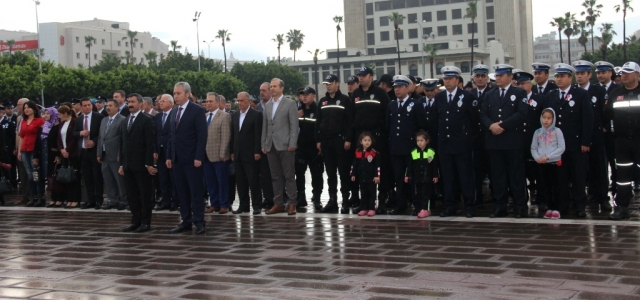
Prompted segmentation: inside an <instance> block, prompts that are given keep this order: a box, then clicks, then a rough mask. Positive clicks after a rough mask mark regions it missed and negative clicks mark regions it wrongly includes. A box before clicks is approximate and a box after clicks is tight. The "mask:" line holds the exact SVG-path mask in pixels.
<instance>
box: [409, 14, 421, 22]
mask: <svg viewBox="0 0 640 300" xmlns="http://www.w3.org/2000/svg"><path fill="white" fill-rule="evenodd" d="M407 18H408V19H409V24H413V23H418V14H408V15H407Z"/></svg>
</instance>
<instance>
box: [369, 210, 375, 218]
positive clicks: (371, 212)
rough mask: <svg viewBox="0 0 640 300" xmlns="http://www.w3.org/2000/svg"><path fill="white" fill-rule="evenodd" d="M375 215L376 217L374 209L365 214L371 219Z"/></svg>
mask: <svg viewBox="0 0 640 300" xmlns="http://www.w3.org/2000/svg"><path fill="white" fill-rule="evenodd" d="M375 215H376V211H375V209H372V210H370V211H369V213H368V214H367V216H369V217H373V216H375Z"/></svg>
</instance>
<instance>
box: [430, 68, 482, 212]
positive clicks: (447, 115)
mask: <svg viewBox="0 0 640 300" xmlns="http://www.w3.org/2000/svg"><path fill="white" fill-rule="evenodd" d="M441 72H442V75H443V77H444V80H443V83H444V87H445V90H444V91H442V92H440V93H438V94H436V98H435V105H436V107H435V108H434V110H435V111H436V115H435V117H436V119H437V122H438V150H437V151H436V153H438V152H439V153H438V157H439V158H438V159H439V162H440V170H441V171H442V174H441V175H442V180H443V184H444V205H445V210H444V211H443V212H442V213H441V214H440V217H448V216H455V215H456V214H457V210H458V201H459V200H458V199H459V198H458V197H455V196H454V195H455V194H457V192H454V185H459V190H460V191H461V194H462V197H463V199H464V206H465V207H464V208H465V211H466V216H467V218H473V217H474V216H475V214H476V203H475V198H476V195H475V194H476V192H475V180H474V172H473V142H474V141H475V136H476V134H477V132H478V122H479V121H480V120H479V115H478V100H477V99H476V97H475V96H474V95H473V94H471V93H469V92H467V91H464V90H462V89H460V88H458V82H459V79H458V78H459V76H460V73H461V71H460V69H458V68H456V67H454V66H444V67H442V69H441ZM456 180H457V183H456Z"/></svg>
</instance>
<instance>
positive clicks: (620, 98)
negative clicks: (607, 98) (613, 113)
mask: <svg viewBox="0 0 640 300" xmlns="http://www.w3.org/2000/svg"><path fill="white" fill-rule="evenodd" d="M616 100H624V96H618V99H616Z"/></svg>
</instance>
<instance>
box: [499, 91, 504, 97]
mask: <svg viewBox="0 0 640 300" xmlns="http://www.w3.org/2000/svg"><path fill="white" fill-rule="evenodd" d="M500 91H501V92H500V99H503V98H504V89H500Z"/></svg>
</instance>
